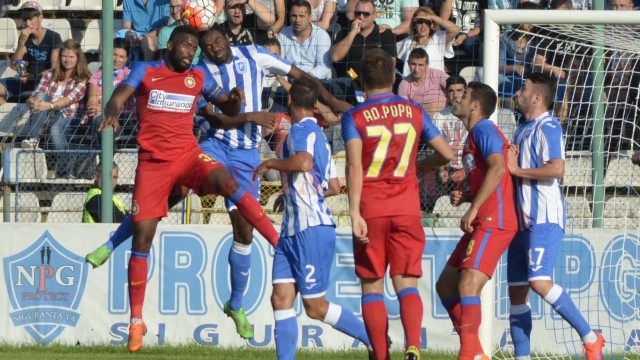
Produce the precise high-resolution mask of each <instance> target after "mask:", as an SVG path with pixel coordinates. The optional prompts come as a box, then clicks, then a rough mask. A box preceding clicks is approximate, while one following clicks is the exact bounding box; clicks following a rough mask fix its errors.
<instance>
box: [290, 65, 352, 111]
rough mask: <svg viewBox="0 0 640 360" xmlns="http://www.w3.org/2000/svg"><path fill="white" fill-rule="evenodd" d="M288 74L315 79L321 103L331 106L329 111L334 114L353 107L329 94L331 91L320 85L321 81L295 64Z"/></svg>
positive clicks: (294, 76)
mask: <svg viewBox="0 0 640 360" xmlns="http://www.w3.org/2000/svg"><path fill="white" fill-rule="evenodd" d="M289 76H291V77H292V78H294V79H300V78H303V77H306V78H307V79H311V80H313V81H315V82H316V84H317V85H318V99H319V100H320V101H321V102H322V103H323V104H325V105H327V106H328V107H329V108H331V111H333V112H334V113H336V114H342V113H343V112H345V111H347V110H349V109H351V108H352V107H353V106H351V104H349V103H348V102H345V101H342V100H338V99H336V98H334V97H333V96H332V95H331V93H330V92H329V91H328V90H327V89H326V88H325V87H324V85H322V83H321V82H320V81H318V79H316V78H315V77H313V76H311V75H309V74H307V73H306V72H304V71H302V70H300V69H299V68H297V67H296V66H295V65H292V66H291V70H289Z"/></svg>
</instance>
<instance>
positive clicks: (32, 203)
mask: <svg viewBox="0 0 640 360" xmlns="http://www.w3.org/2000/svg"><path fill="white" fill-rule="evenodd" d="M9 206H10V208H9V214H10V218H9V222H21V223H24V222H26V223H39V222H41V220H42V214H41V213H40V205H39V202H38V197H36V195H35V194H34V193H30V192H19V193H11V195H10V197H9ZM16 210H17V212H16ZM16 213H17V218H16ZM0 214H4V208H3V201H2V194H0Z"/></svg>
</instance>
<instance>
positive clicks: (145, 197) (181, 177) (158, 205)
mask: <svg viewBox="0 0 640 360" xmlns="http://www.w3.org/2000/svg"><path fill="white" fill-rule="evenodd" d="M219 167H222V165H221V164H220V163H218V162H217V161H216V160H214V159H213V158H211V157H210V156H209V155H206V154H204V153H202V152H201V151H200V149H199V148H194V150H193V151H187V152H185V153H184V154H183V155H181V156H179V157H178V158H176V159H175V160H172V161H164V160H153V159H151V160H140V161H139V162H138V167H137V168H136V180H135V183H134V185H133V204H132V205H131V214H132V215H133V221H142V220H148V219H155V218H161V217H165V216H167V212H168V211H169V207H168V204H167V201H168V200H169V195H171V191H172V190H173V188H174V186H175V185H179V186H186V187H189V188H191V189H193V190H196V191H197V190H198V189H200V186H201V185H202V183H203V182H204V180H205V177H206V176H207V174H208V173H209V172H211V171H213V170H215V169H217V168H219Z"/></svg>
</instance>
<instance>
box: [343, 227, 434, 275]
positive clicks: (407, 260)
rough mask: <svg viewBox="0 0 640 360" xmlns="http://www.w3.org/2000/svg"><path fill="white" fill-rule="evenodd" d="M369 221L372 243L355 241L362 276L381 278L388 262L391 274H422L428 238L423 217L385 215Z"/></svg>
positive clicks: (354, 252)
mask: <svg viewBox="0 0 640 360" xmlns="http://www.w3.org/2000/svg"><path fill="white" fill-rule="evenodd" d="M366 222H367V234H368V237H369V243H368V244H361V243H360V242H357V241H355V240H354V242H353V256H354V259H355V264H356V275H358V277H359V278H362V279H380V278H382V277H384V274H385V272H386V270H387V265H389V266H390V269H389V274H390V275H391V276H394V275H411V276H416V277H420V276H422V251H423V250H424V244H425V237H424V229H423V228H422V221H421V218H420V216H412V215H401V216H384V217H376V218H371V219H366Z"/></svg>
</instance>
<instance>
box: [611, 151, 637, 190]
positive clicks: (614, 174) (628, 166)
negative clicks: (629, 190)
mask: <svg viewBox="0 0 640 360" xmlns="http://www.w3.org/2000/svg"><path fill="white" fill-rule="evenodd" d="M604 185H605V186H615V187H625V186H634V187H635V186H640V167H638V166H635V165H633V164H632V163H631V159H630V158H628V157H626V158H618V159H612V160H611V161H609V166H607V172H606V174H605V176H604Z"/></svg>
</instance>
